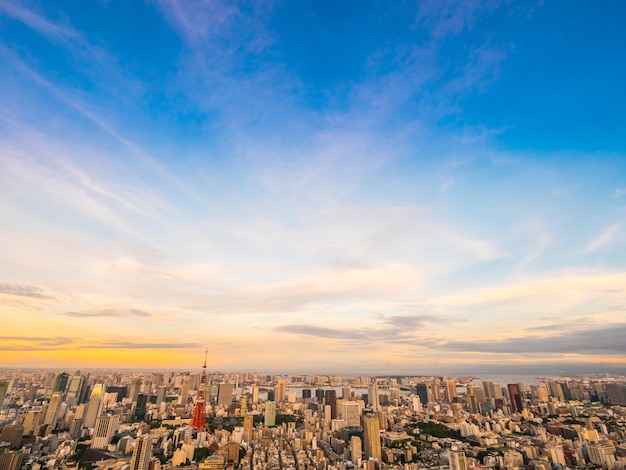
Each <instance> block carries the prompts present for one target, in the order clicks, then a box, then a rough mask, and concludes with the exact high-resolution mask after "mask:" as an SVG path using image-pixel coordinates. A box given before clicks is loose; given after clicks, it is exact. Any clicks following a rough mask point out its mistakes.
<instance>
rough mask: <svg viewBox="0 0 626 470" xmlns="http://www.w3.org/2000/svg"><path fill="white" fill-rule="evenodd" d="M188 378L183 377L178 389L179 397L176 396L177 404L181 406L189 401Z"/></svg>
mask: <svg viewBox="0 0 626 470" xmlns="http://www.w3.org/2000/svg"><path fill="white" fill-rule="evenodd" d="M189 380H190V379H189V376H188V375H187V376H185V377H183V383H182V385H181V387H180V395H179V396H178V403H182V404H183V405H186V404H187V401H188V400H189Z"/></svg>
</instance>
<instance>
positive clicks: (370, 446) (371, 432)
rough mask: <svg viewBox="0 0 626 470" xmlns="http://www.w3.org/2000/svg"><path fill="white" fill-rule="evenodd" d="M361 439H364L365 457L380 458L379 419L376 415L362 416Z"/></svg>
mask: <svg viewBox="0 0 626 470" xmlns="http://www.w3.org/2000/svg"><path fill="white" fill-rule="evenodd" d="M363 440H364V441H365V458H366V459H371V460H378V461H380V459H381V449H380V421H379V419H378V416H376V415H372V414H369V415H365V416H363Z"/></svg>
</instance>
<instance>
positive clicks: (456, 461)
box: [448, 446, 467, 470]
mask: <svg viewBox="0 0 626 470" xmlns="http://www.w3.org/2000/svg"><path fill="white" fill-rule="evenodd" d="M448 460H449V461H450V470H467V459H466V458H465V452H464V451H462V450H457V449H456V447H454V446H453V447H452V449H450V452H449V453H448Z"/></svg>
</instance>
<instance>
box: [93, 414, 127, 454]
mask: <svg viewBox="0 0 626 470" xmlns="http://www.w3.org/2000/svg"><path fill="white" fill-rule="evenodd" d="M119 419H120V417H119V415H114V416H100V417H98V419H96V425H95V426H94V430H93V438H92V440H91V448H92V449H106V448H107V447H108V446H109V444H110V443H111V439H113V436H114V435H115V432H116V431H117V425H118V423H119Z"/></svg>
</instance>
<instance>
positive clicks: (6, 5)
mask: <svg viewBox="0 0 626 470" xmlns="http://www.w3.org/2000/svg"><path fill="white" fill-rule="evenodd" d="M0 12H1V13H4V14H5V15H7V16H9V17H11V18H14V19H16V20H19V21H21V22H22V23H24V24H25V25H27V26H28V27H29V28H31V29H33V30H35V31H37V32H39V33H41V34H43V35H44V36H46V37H48V38H50V39H53V40H63V41H67V40H69V39H74V40H75V39H77V38H78V34H77V33H76V31H74V30H73V29H72V28H71V27H69V26H60V25H58V24H54V23H52V22H50V21H48V20H47V19H46V18H44V17H43V16H40V15H38V14H37V13H35V12H33V11H32V10H29V9H27V8H26V7H24V6H23V5H22V4H20V2H12V1H9V0H2V1H0Z"/></svg>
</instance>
